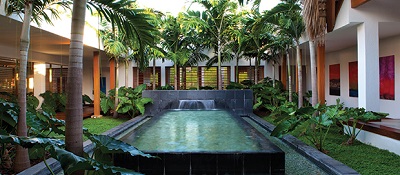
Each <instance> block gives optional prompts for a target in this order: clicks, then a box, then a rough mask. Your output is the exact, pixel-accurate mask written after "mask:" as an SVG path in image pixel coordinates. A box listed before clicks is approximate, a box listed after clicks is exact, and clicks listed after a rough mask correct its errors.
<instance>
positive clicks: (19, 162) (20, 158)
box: [14, 1, 32, 172]
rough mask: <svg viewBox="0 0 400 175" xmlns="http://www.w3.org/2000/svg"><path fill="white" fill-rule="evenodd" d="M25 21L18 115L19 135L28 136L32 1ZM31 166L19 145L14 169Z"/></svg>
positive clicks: (21, 51) (28, 3)
mask: <svg viewBox="0 0 400 175" xmlns="http://www.w3.org/2000/svg"><path fill="white" fill-rule="evenodd" d="M24 15H25V16H24V22H23V24H22V25H23V26H22V31H21V38H20V39H21V41H20V42H21V46H20V47H21V50H20V61H19V63H20V65H19V80H18V105H19V107H20V112H19V115H18V123H17V135H18V136H27V132H28V131H27V126H26V69H27V64H28V53H29V43H30V23H31V16H32V1H29V2H26V3H25V14H24ZM30 166H31V164H30V162H29V155H28V149H25V148H23V147H21V146H17V149H16V155H15V161H14V171H15V172H21V171H22V170H24V169H27V168H29V167H30Z"/></svg>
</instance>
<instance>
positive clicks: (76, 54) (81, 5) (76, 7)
mask: <svg viewBox="0 0 400 175" xmlns="http://www.w3.org/2000/svg"><path fill="white" fill-rule="evenodd" d="M85 12H86V1H81V0H74V3H73V11H72V23H71V44H70V49H69V64H68V78H67V105H66V108H65V111H66V115H67V116H66V120H65V144H66V149H67V150H68V151H70V152H72V153H74V154H76V155H78V156H83V130H82V127H83V124H82V123H83V121H82V120H83V116H82V110H83V109H82V103H81V102H82V75H83V74H82V71H83V70H82V67H83V62H82V61H83V31H84V27H85Z"/></svg>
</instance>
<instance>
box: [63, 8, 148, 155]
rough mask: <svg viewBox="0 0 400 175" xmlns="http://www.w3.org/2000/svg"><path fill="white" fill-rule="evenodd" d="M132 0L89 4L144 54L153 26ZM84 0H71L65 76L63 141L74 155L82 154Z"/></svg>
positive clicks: (140, 53)
mask: <svg viewBox="0 0 400 175" xmlns="http://www.w3.org/2000/svg"><path fill="white" fill-rule="evenodd" d="M133 2H134V1H131V0H114V1H108V0H91V1H89V2H88V5H89V7H90V8H91V9H95V10H96V11H97V12H98V13H99V15H100V17H101V18H104V19H106V20H107V21H108V22H110V23H111V24H112V26H116V27H117V29H118V30H120V31H119V32H121V33H125V34H126V36H127V37H132V38H135V39H136V40H138V43H139V47H138V52H139V55H143V53H144V51H143V50H144V46H145V45H153V39H152V36H151V33H150V32H152V31H154V30H155V28H154V27H153V26H152V25H150V24H149V23H148V21H147V20H148V16H147V15H145V14H144V13H141V12H142V11H143V10H140V9H130V8H129V7H130V6H131V4H132V3H133ZM85 7H86V1H81V0H74V4H73V12H72V25H71V44H70V58H69V66H68V67H69V69H68V80H67V83H68V84H67V106H66V114H67V116H66V118H67V120H66V128H65V130H66V131H65V132H66V135H65V143H66V148H67V150H69V151H71V152H73V153H74V154H76V155H80V156H82V154H83V139H82V118H83V117H82V105H81V103H77V102H78V101H82V99H81V98H82V59H83V30H84V25H85Z"/></svg>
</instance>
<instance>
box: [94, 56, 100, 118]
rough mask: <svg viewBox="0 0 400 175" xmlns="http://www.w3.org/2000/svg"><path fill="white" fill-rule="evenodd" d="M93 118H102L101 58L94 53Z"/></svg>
mask: <svg viewBox="0 0 400 175" xmlns="http://www.w3.org/2000/svg"><path fill="white" fill-rule="evenodd" d="M93 108H94V109H93V117H100V116H101V115H100V57H99V51H94V52H93Z"/></svg>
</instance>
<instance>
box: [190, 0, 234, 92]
mask: <svg viewBox="0 0 400 175" xmlns="http://www.w3.org/2000/svg"><path fill="white" fill-rule="evenodd" d="M194 2H197V3H199V4H201V5H202V6H203V7H205V9H206V10H205V14H206V16H204V17H203V18H201V19H199V20H203V22H199V23H200V24H203V25H206V26H204V27H205V28H206V29H207V31H208V33H209V34H210V36H209V37H208V38H210V39H211V40H212V41H213V45H214V49H215V50H216V52H217V59H218V90H222V81H223V80H222V70H221V62H222V57H221V55H222V51H223V50H225V49H224V47H225V46H226V45H227V44H228V43H229V41H230V40H229V37H228V35H227V30H228V26H229V25H230V24H231V22H230V20H231V17H232V15H233V14H235V10H236V9H237V4H236V3H234V2H232V1H230V0H195V1H194Z"/></svg>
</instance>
